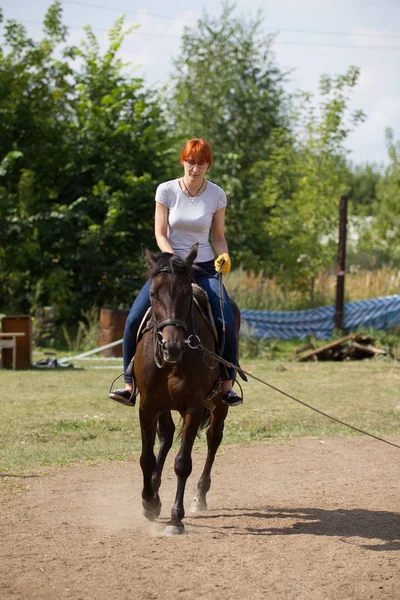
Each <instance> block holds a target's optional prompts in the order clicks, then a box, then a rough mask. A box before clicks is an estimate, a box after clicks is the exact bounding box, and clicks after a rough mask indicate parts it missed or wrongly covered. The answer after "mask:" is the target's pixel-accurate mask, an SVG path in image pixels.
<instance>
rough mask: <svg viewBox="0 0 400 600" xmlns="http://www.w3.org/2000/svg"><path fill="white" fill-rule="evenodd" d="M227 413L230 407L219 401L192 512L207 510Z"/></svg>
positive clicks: (208, 437) (208, 435)
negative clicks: (208, 496) (213, 468)
mask: <svg viewBox="0 0 400 600" xmlns="http://www.w3.org/2000/svg"><path fill="white" fill-rule="evenodd" d="M227 413H228V407H227V406H226V404H222V402H219V403H218V404H217V406H216V407H215V409H214V410H213V411H212V413H211V423H210V426H209V428H208V430H207V448H208V451H207V459H206V463H205V465H204V470H203V473H202V474H201V476H200V479H199V482H198V484H197V494H196V496H195V498H194V500H193V502H192V505H191V507H190V510H191V512H192V513H195V512H200V511H202V510H207V500H206V495H207V492H208V490H209V489H210V487H211V469H212V466H213V464H214V459H215V455H216V453H217V450H218V448H219V446H220V444H221V441H222V436H223V434H224V424H225V418H226V415H227Z"/></svg>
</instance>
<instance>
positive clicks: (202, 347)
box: [186, 340, 400, 450]
mask: <svg viewBox="0 0 400 600" xmlns="http://www.w3.org/2000/svg"><path fill="white" fill-rule="evenodd" d="M186 343H187V344H188V346H189V348H191V349H192V350H200V351H201V352H203V353H204V354H208V355H209V356H211V357H213V358H214V359H215V360H218V361H219V362H221V363H222V364H223V365H225V366H226V367H230V368H231V369H236V370H240V371H242V373H244V374H245V375H247V376H248V377H251V378H252V379H255V380H256V381H258V382H259V383H262V384H263V385H266V386H268V387H269V388H271V389H272V390H275V391H276V392H278V393H279V394H283V395H284V396H286V397H287V398H290V399H291V400H294V401H295V402H298V403H299V404H302V405H303V406H306V407H307V408H309V409H311V410H313V411H314V412H316V413H318V414H320V415H322V416H323V417H326V418H327V419H331V421H335V422H336V423H339V424H340V425H344V426H345V427H349V429H353V430H354V431H357V432H358V433H362V434H363V435H367V436H368V437H371V438H374V439H375V440H378V441H379V442H383V443H385V444H388V445H389V446H394V447H395V448H398V449H399V450H400V446H399V445H398V444H395V443H394V442H389V440H385V439H384V438H381V437H379V436H377V435H374V434H373V433H369V432H368V431H365V430H364V429H359V428H358V427H354V425H349V423H346V422H345V421H341V420H340V419H337V418H336V417H333V416H332V415H328V413H326V412H324V411H323V410H320V409H319V408H315V407H314V406H311V404H307V402H304V401H303V400H299V399H298V398H296V397H295V396H292V395H291V394H288V393H287V392H284V391H283V390H280V389H279V388H277V387H275V386H274V385H272V384H271V383H267V382H266V381H264V380H263V379H260V378H259V377H256V376H255V375H252V374H251V373H248V372H247V371H245V370H244V369H242V368H241V367H239V366H237V365H234V364H232V363H230V362H228V361H227V360H225V359H224V358H222V357H221V356H218V354H215V352H211V350H208V348H206V347H205V346H203V344H201V342H199V343H198V344H197V346H194V345H193V344H192V340H190V342H189V341H186Z"/></svg>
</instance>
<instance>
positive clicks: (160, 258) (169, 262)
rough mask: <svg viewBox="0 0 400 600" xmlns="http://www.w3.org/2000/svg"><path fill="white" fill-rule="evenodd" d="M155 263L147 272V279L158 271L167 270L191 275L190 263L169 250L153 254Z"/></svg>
mask: <svg viewBox="0 0 400 600" xmlns="http://www.w3.org/2000/svg"><path fill="white" fill-rule="evenodd" d="M153 257H154V260H155V263H154V264H153V266H152V267H150V269H149V270H148V272H147V277H148V279H151V278H152V277H155V276H156V275H158V274H159V273H162V272H167V273H172V274H174V273H175V271H176V272H179V273H185V274H186V275H188V276H189V277H191V276H192V272H193V269H192V265H191V264H189V263H187V262H185V261H184V260H182V258H179V256H177V255H176V254H171V253H170V252H158V254H154V255H153Z"/></svg>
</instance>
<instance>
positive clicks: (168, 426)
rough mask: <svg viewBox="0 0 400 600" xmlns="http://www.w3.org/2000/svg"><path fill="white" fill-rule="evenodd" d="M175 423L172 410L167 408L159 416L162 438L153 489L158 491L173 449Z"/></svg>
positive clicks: (159, 431)
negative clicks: (165, 464)
mask: <svg viewBox="0 0 400 600" xmlns="http://www.w3.org/2000/svg"><path fill="white" fill-rule="evenodd" d="M174 433H175V425H174V422H173V420H172V416H171V411H170V410H166V411H165V412H163V413H161V415H160V416H159V418H158V437H159V440H160V449H159V451H158V454H157V459H156V468H155V471H154V472H153V490H154V491H155V492H158V490H159V489H160V485H161V474H162V471H163V468H164V463H165V459H166V458H167V455H168V452H169V451H170V449H171V446H172V442H173V440H174Z"/></svg>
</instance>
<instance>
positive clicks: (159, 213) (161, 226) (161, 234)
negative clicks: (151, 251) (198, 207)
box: [154, 202, 174, 254]
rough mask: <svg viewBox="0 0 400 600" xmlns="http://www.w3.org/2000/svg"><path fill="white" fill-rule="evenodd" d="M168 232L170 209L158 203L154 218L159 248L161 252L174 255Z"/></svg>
mask: <svg viewBox="0 0 400 600" xmlns="http://www.w3.org/2000/svg"><path fill="white" fill-rule="evenodd" d="M167 231H168V208H167V207H166V206H164V204H160V202H156V214H155V217H154V233H155V236H156V241H157V246H158V247H159V248H160V250H161V252H170V253H171V254H174V251H173V249H172V247H171V244H170V243H169V241H168V237H167Z"/></svg>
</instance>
